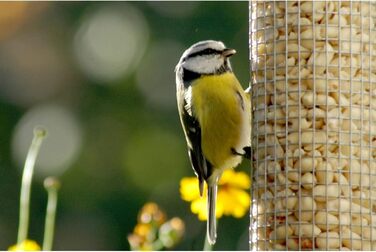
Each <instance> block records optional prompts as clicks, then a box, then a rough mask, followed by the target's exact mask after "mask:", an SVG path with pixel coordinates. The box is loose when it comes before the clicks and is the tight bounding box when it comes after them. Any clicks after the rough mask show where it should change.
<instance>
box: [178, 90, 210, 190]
mask: <svg viewBox="0 0 376 252" xmlns="http://www.w3.org/2000/svg"><path fill="white" fill-rule="evenodd" d="M177 91H178V92H177V100H178V109H179V114H180V120H181V124H182V126H183V130H184V133H185V137H186V140H187V145H188V154H189V159H190V161H191V165H192V168H193V170H194V171H195V173H196V175H197V177H198V181H199V189H200V195H201V196H202V194H203V190H204V181H205V179H207V178H208V177H209V176H208V175H209V174H208V166H209V163H208V162H207V160H206V159H205V157H204V155H203V153H202V147H201V127H200V124H199V122H198V120H197V119H196V118H195V117H194V116H193V114H192V110H191V107H190V104H189V102H187V100H186V97H185V92H186V91H187V90H185V89H184V84H183V83H181V84H180V85H179V84H178V90H177Z"/></svg>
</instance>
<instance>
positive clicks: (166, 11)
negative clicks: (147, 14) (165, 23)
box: [147, 1, 200, 18]
mask: <svg viewBox="0 0 376 252" xmlns="http://www.w3.org/2000/svg"><path fill="white" fill-rule="evenodd" d="M147 3H148V4H149V5H150V6H151V7H152V8H153V9H154V10H155V11H156V12H158V13H159V14H161V15H163V16H166V17H171V18H186V17H188V16H190V15H192V14H193V12H194V11H195V9H196V8H197V6H198V5H199V4H200V3H199V2H194V1H185V2H183V1H179V2H172V1H171V2H160V1H158V2H154V1H151V2H147Z"/></svg>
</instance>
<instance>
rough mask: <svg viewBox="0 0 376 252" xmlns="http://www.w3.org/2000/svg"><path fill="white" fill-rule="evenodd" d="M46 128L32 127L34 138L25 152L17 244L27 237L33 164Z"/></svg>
mask: <svg viewBox="0 0 376 252" xmlns="http://www.w3.org/2000/svg"><path fill="white" fill-rule="evenodd" d="M46 133H47V132H46V130H45V129H43V128H41V127H36V128H35V129H34V138H33V141H32V142H31V145H30V148H29V152H28V153H27V157H26V161H25V166H24V170H23V174H22V184H21V196H20V220H19V221H20V222H19V226H18V236H17V244H20V243H22V242H23V241H24V240H26V239H27V233H28V229H29V208H30V188H31V180H32V178H33V172H34V165H35V161H36V159H37V156H38V152H39V149H40V146H41V144H42V141H43V138H44V137H45V136H46Z"/></svg>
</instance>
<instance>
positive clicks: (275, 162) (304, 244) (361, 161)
mask: <svg viewBox="0 0 376 252" xmlns="http://www.w3.org/2000/svg"><path fill="white" fill-rule="evenodd" d="M249 5H250V10H249V13H250V59H251V79H252V80H251V90H252V99H253V100H252V110H253V111H252V147H253V150H254V151H253V158H252V178H253V185H252V197H253V198H252V206H251V224H250V248H251V249H252V250H376V28H375V23H376V1H341V0H339V1H256V0H252V1H250V3H249Z"/></svg>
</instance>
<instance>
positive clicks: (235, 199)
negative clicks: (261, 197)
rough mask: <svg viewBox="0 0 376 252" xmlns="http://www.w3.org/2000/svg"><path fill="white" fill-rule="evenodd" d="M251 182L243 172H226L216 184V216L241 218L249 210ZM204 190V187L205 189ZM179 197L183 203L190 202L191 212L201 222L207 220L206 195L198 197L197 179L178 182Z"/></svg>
mask: <svg viewBox="0 0 376 252" xmlns="http://www.w3.org/2000/svg"><path fill="white" fill-rule="evenodd" d="M250 186H251V180H250V179H249V176H248V175H247V174H246V173H244V172H235V171H234V170H232V169H231V170H226V171H225V172H224V173H223V175H222V177H221V179H220V180H219V183H218V196H217V207H216V213H215V214H216V216H217V218H221V217H222V216H223V215H227V216H229V215H232V216H234V217H236V218H240V217H243V216H244V215H245V214H246V213H247V211H248V210H249V204H250V196H249V192H248V190H249V188H250ZM204 190H206V185H205V189H204ZM180 195H181V198H182V199H183V200H185V201H188V202H191V211H192V212H193V213H195V214H197V215H198V218H199V219H200V220H202V221H204V220H206V219H207V207H206V204H207V203H206V200H207V195H206V194H204V196H203V197H200V192H199V189H198V179H197V178H196V177H189V178H183V179H182V180H181V181H180Z"/></svg>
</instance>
